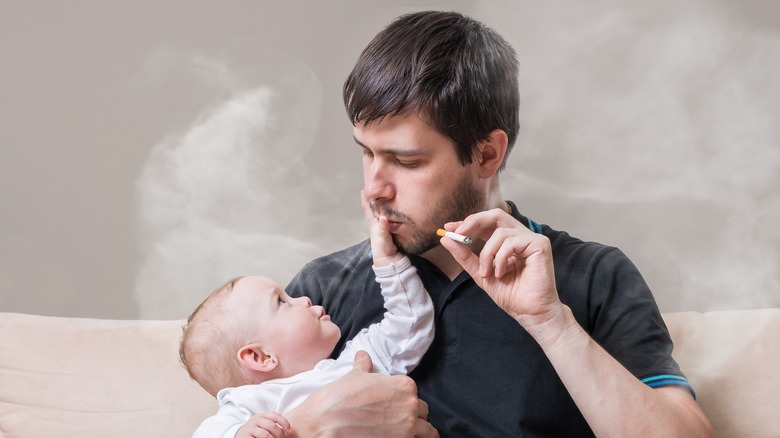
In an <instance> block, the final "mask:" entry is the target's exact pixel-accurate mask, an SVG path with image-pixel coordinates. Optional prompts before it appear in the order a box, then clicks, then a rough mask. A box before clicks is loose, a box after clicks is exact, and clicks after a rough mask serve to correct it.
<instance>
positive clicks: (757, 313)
mask: <svg viewBox="0 0 780 438" xmlns="http://www.w3.org/2000/svg"><path fill="white" fill-rule="evenodd" d="M664 319H665V320H666V323H667V325H668V326H669V331H670V333H671V334H672V338H673V340H674V342H675V349H674V353H673V354H674V356H675V358H676V359H677V361H678V362H679V363H680V366H681V368H682V370H683V372H685V374H686V376H688V379H689V380H690V382H691V384H692V385H693V387H694V388H695V389H696V393H697V397H698V402H699V404H700V405H701V407H702V409H703V410H704V412H705V413H706V414H707V416H708V417H709V419H710V421H711V422H712V424H713V426H714V427H715V431H716V434H717V436H718V437H720V438H724V437H725V438H728V437H747V436H749V437H751V438H753V437H780V416H779V415H778V414H777V413H778V406H780V374H778V372H777V371H778V364H780V339H778V334H780V309H763V310H734V311H722V312H708V313H697V312H684V313H666V314H664ZM182 323H183V321H122V320H97V319H85V318H59V317H50V316H36V315H22V314H15V313H2V312H0V437H8V438H11V437H13V438H34V437H35V438H37V437H43V436H56V437H83V438H89V437H103V436H111V437H119V438H122V437H186V436H191V435H192V432H193V431H194V430H195V428H196V427H197V425H198V424H199V423H200V421H202V420H203V419H204V418H206V417H207V416H209V415H211V414H212V413H213V412H214V411H215V410H216V402H215V401H214V399H213V398H212V397H211V396H210V395H208V393H206V392H205V391H204V390H203V389H201V388H200V387H199V386H198V385H197V384H196V383H194V382H193V381H192V380H190V378H189V377H188V376H187V373H186V372H185V371H184V369H183V368H182V366H181V365H180V363H179V357H178V342H179V338H180V336H181V325H182Z"/></svg>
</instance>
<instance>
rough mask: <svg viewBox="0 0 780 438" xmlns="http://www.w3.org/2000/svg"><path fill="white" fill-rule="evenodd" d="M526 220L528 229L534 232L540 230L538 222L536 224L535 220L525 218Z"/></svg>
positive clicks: (539, 231)
mask: <svg viewBox="0 0 780 438" xmlns="http://www.w3.org/2000/svg"><path fill="white" fill-rule="evenodd" d="M526 220H527V221H528V229H529V230H531V231H533V232H534V233H541V232H542V227H541V226H540V225H539V224H537V223H536V222H534V221H532V220H531V219H529V218H526Z"/></svg>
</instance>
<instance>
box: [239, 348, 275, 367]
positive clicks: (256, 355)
mask: <svg viewBox="0 0 780 438" xmlns="http://www.w3.org/2000/svg"><path fill="white" fill-rule="evenodd" d="M237 356H238V362H239V363H240V364H241V366H242V367H244V368H246V369H249V370H252V371H262V372H268V371H271V370H273V369H274V368H276V366H277V365H279V360H278V359H277V358H276V355H275V354H273V353H271V352H266V351H265V350H264V349H263V347H262V346H261V345H260V344H249V345H244V346H243V347H241V349H239V350H238V354H237Z"/></svg>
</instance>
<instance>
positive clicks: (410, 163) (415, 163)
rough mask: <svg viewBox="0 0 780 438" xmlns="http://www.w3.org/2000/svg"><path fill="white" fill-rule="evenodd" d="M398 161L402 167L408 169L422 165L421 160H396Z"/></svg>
mask: <svg viewBox="0 0 780 438" xmlns="http://www.w3.org/2000/svg"><path fill="white" fill-rule="evenodd" d="M396 161H398V164H399V165H400V166H402V167H406V168H407V169H413V168H415V167H417V166H419V165H420V162H419V161H402V160H396Z"/></svg>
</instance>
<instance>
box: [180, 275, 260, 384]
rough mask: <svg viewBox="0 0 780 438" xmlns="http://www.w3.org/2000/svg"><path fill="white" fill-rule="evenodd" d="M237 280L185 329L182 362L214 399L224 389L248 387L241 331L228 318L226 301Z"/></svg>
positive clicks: (214, 294) (207, 301) (220, 290)
mask: <svg viewBox="0 0 780 438" xmlns="http://www.w3.org/2000/svg"><path fill="white" fill-rule="evenodd" d="M241 278H243V277H236V278H233V279H231V280H230V281H228V282H226V283H224V284H222V285H221V286H219V287H218V288H217V289H215V290H214V291H213V292H212V293H211V294H209V296H208V297H207V298H206V299H205V300H203V302H202V303H200V305H198V307H196V308H195V310H194V311H193V312H192V314H191V315H190V316H189V317H187V322H186V324H185V325H184V326H183V327H182V337H181V342H180V343H179V358H180V359H181V363H182V365H184V368H185V369H186V370H187V373H189V375H190V377H191V378H192V379H193V380H195V381H196V382H198V384H200V386H202V387H203V389H205V390H206V391H208V392H209V393H210V394H211V395H213V396H216V394H217V392H219V390H220V389H222V388H228V387H234V386H239V385H243V384H244V383H246V382H245V381H244V380H245V378H244V375H243V371H242V369H241V367H240V365H239V363H238V359H237V357H236V352H237V351H238V349H239V348H240V347H241V346H242V345H239V344H241V339H240V336H241V335H240V333H242V332H243V330H242V328H241V327H238V326H236V322H235V320H236V318H234V317H233V315H228V314H227V309H226V308H225V305H224V302H225V299H226V298H227V297H228V296H229V294H230V292H231V291H232V290H233V287H234V286H235V284H236V282H238V280H240V279H241Z"/></svg>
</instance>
